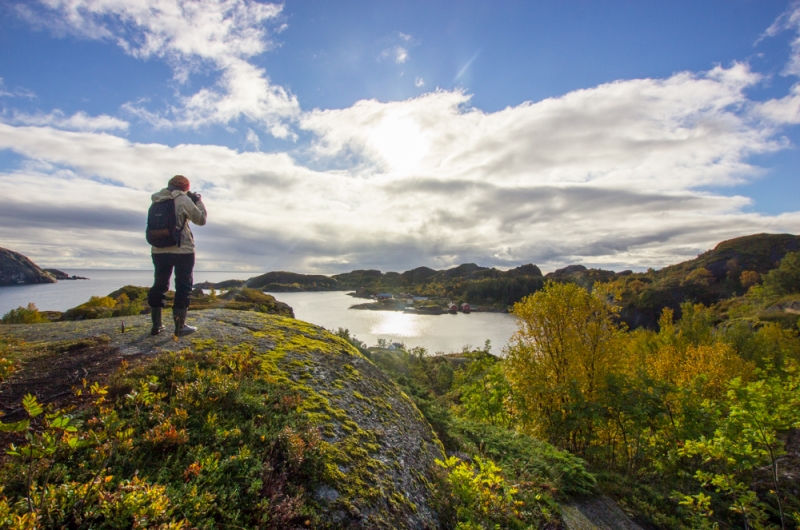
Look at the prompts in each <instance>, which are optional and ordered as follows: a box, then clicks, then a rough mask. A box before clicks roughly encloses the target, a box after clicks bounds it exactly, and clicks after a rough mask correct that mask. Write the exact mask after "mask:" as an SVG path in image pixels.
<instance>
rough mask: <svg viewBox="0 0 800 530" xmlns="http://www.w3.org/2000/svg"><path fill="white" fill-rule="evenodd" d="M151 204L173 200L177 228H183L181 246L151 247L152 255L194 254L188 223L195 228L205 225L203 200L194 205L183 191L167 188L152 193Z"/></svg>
mask: <svg viewBox="0 0 800 530" xmlns="http://www.w3.org/2000/svg"><path fill="white" fill-rule="evenodd" d="M152 199H153V202H161V201H167V200H169V199H175V216H176V217H177V218H178V226H182V227H183V231H182V232H181V246H173V247H161V248H158V247H151V248H152V253H153V254H193V253H194V236H192V231H191V230H190V229H189V222H188V221H191V222H193V223H194V224H196V225H197V226H203V225H204V224H206V217H207V214H206V207H205V205H204V204H203V200H202V199H201V200H199V201H197V204H195V203H194V202H193V201H192V199H190V198H189V197H187V196H186V192H185V191H180V190H175V191H169V190H168V189H167V188H164V189H163V190H161V191H159V192H158V193H154V194H153V196H152Z"/></svg>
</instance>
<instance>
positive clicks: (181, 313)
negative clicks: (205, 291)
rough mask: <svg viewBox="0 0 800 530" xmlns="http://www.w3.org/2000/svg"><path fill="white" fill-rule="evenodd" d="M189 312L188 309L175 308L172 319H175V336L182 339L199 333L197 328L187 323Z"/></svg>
mask: <svg viewBox="0 0 800 530" xmlns="http://www.w3.org/2000/svg"><path fill="white" fill-rule="evenodd" d="M187 311H189V309H188V308H186V307H173V308H172V317H173V318H174V319H175V336H176V337H182V336H184V335H189V334H190V333H194V332H195V331H197V328H196V327H194V326H190V325H188V324H187V323H186V313H187Z"/></svg>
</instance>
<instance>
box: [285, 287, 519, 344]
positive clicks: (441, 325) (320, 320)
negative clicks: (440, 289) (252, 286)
mask: <svg viewBox="0 0 800 530" xmlns="http://www.w3.org/2000/svg"><path fill="white" fill-rule="evenodd" d="M270 294H272V295H273V296H274V297H275V298H277V299H278V300H280V301H281V302H286V303H287V304H289V305H290V306H292V308H293V309H294V314H295V316H296V317H297V318H299V319H300V320H305V321H306V322H312V323H314V324H317V325H319V326H322V327H324V328H327V329H330V330H334V331H335V330H336V329H337V328H339V327H342V328H347V329H349V330H350V334H351V335H355V336H356V338H358V339H359V340H362V341H364V342H366V343H367V345H369V346H372V345H374V344H376V343H377V342H378V339H379V338H384V339H387V340H390V341H394V342H402V343H404V344H405V345H406V346H407V347H413V346H424V347H425V348H427V349H428V351H430V352H431V353H434V352H438V351H441V352H445V353H448V352H453V351H461V348H462V347H463V346H465V345H471V346H476V347H477V346H483V344H484V342H486V340H490V341H492V353H495V354H500V353H501V350H502V347H503V346H504V345H505V344H506V343H507V342H508V339H509V338H510V337H511V334H512V333H514V331H515V330H516V324H515V320H514V318H513V317H512V316H511V315H508V314H505V313H471V314H469V315H465V314H463V313H459V314H457V315H451V314H445V315H412V314H409V313H400V312H397V311H366V310H360V309H348V308H349V307H350V306H351V305H353V304H355V303H363V302H365V300H363V299H360V298H353V297H352V296H347V294H345V293H344V291H333V292H324V293H270Z"/></svg>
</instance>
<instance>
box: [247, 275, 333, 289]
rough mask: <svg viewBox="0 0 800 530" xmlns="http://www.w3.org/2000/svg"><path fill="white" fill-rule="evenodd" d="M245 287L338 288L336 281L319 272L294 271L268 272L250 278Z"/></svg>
mask: <svg viewBox="0 0 800 530" xmlns="http://www.w3.org/2000/svg"><path fill="white" fill-rule="evenodd" d="M245 286H246V287H250V288H252V289H260V290H262V291H271V292H284V291H335V290H336V289H337V288H340V287H339V285H338V282H337V281H336V280H335V279H332V278H330V277H328V276H322V275H321V274H297V273H295V272H283V271H279V272H268V273H266V274H262V275H261V276H256V277H254V278H250V279H249V280H247V281H246V282H245Z"/></svg>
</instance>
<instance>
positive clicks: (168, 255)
mask: <svg viewBox="0 0 800 530" xmlns="http://www.w3.org/2000/svg"><path fill="white" fill-rule="evenodd" d="M152 199H153V202H154V203H157V202H162V201H168V200H174V201H175V217H176V218H177V226H176V228H177V229H178V230H179V233H180V243H179V244H176V245H174V246H171V247H152V255H153V265H154V266H155V280H154V282H153V287H151V288H150V292H149V294H148V296H147V303H148V304H149V305H150V307H151V308H152V313H151V315H152V317H153V329H151V330H150V334H151V335H158V334H159V333H161V332H162V331H164V326H163V325H162V323H161V309H162V308H163V307H164V300H165V299H166V293H167V291H168V290H169V279H170V276H172V269H173V268H174V269H175V303H174V304H173V306H172V316H173V318H174V320H175V336H177V337H180V336H181V335H188V334H189V333H194V332H195V331H197V328H196V327H194V326H189V325H187V324H186V313H187V311H188V310H189V295H190V294H191V292H192V284H193V278H192V271H193V269H194V237H193V236H192V231H191V230H190V229H189V221H191V222H193V223H194V224H196V225H198V226H203V225H204V224H206V215H207V214H206V207H205V205H203V201H202V200H201V198H200V194H199V193H192V192H191V191H189V179H187V178H186V177H184V176H183V175H175V176H174V177H172V178H171V179H170V180H169V182H168V183H167V187H166V188H164V189H163V190H161V191H159V192H158V193H154V194H153V196H152Z"/></svg>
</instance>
